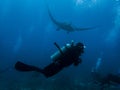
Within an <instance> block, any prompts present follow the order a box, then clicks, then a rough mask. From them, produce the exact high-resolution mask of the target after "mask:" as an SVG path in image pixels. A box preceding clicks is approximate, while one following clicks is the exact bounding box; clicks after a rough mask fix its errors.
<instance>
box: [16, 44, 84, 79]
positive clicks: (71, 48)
mask: <svg viewBox="0 0 120 90" xmlns="http://www.w3.org/2000/svg"><path fill="white" fill-rule="evenodd" d="M54 44H55V46H56V47H57V48H58V50H59V51H57V52H56V53H54V54H53V55H52V56H51V59H52V60H53V62H52V63H50V64H49V65H47V66H46V67H44V68H43V69H40V68H38V67H35V66H32V65H27V64H24V63H22V62H20V61H18V62H17V63H16V64H15V69H16V70H18V71H23V72H26V71H37V72H40V73H42V74H43V75H44V76H46V77H51V76H53V75H55V74H57V73H58V72H60V71H61V70H62V69H63V68H65V67H67V66H70V65H72V64H74V65H75V66H77V65H78V64H79V63H81V62H82V60H81V59H80V58H79V56H81V54H82V53H83V52H84V45H83V44H82V43H80V42H79V43H77V44H76V45H74V43H73V42H72V43H71V44H66V45H65V46H63V47H62V48H60V47H59V45H58V44H57V43H54Z"/></svg>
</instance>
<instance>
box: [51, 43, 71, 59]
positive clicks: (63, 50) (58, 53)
mask: <svg viewBox="0 0 120 90" xmlns="http://www.w3.org/2000/svg"><path fill="white" fill-rule="evenodd" d="M54 45H55V46H56V47H57V48H58V51H56V52H55V53H54V54H52V55H51V56H50V58H51V59H52V60H53V61H55V60H57V59H59V58H60V57H61V56H62V55H64V54H65V53H66V52H67V50H68V49H70V48H71V47H72V46H73V42H72V43H71V44H66V45H65V46H63V47H61V48H60V47H59V45H58V44H57V43H56V42H55V43H54Z"/></svg>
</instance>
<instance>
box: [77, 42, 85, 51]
mask: <svg viewBox="0 0 120 90" xmlns="http://www.w3.org/2000/svg"><path fill="white" fill-rule="evenodd" d="M76 48H77V50H78V51H79V53H83V52H84V48H85V46H84V45H83V43H80V42H78V43H77V44H76Z"/></svg>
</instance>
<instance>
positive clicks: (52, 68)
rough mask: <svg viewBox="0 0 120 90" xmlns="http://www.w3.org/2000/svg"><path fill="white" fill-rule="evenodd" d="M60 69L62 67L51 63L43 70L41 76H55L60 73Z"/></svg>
mask: <svg viewBox="0 0 120 90" xmlns="http://www.w3.org/2000/svg"><path fill="white" fill-rule="evenodd" d="M62 69H63V67H62V65H60V64H56V63H51V64H49V65H48V66H46V67H45V68H44V69H43V74H44V75H45V76H46V77H51V76H53V75H55V74H57V73H58V72H60V71H61V70H62Z"/></svg>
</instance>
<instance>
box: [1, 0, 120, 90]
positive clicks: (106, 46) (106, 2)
mask: <svg viewBox="0 0 120 90" xmlns="http://www.w3.org/2000/svg"><path fill="white" fill-rule="evenodd" d="M47 7H48V8H49V10H50V12H51V14H52V16H53V17H54V19H55V20H57V21H59V22H63V23H64V22H66V23H70V24H72V25H73V26H75V27H81V28H84V27H85V28H88V27H95V28H93V29H90V30H83V31H73V32H69V33H68V32H67V31H65V30H63V29H60V30H57V28H58V27H57V26H56V24H54V23H53V21H52V20H51V18H50V16H49V13H48V10H47ZM72 40H74V42H75V43H77V42H82V43H83V44H84V45H85V46H86V48H85V50H84V53H83V54H82V56H81V58H82V63H81V64H80V65H79V66H77V67H74V66H70V67H67V68H65V69H63V70H62V71H61V72H59V73H58V74H56V75H54V76H53V77H50V78H45V77H44V76H43V75H42V74H40V73H35V72H27V73H25V72H18V71H16V70H15V69H14V64H15V63H16V62H17V61H22V62H24V63H27V64H31V65H34V66H38V67H40V68H43V67H44V66H46V65H48V64H49V63H51V62H52V60H51V58H50V56H51V55H52V54H54V53H55V52H56V51H57V50H58V49H57V48H56V47H55V45H54V42H56V43H58V44H59V46H60V47H62V46H64V45H65V44H66V43H70V42H71V41H72ZM98 59H100V60H99V62H98ZM96 65H97V66H96ZM95 66H96V68H99V69H100V72H101V73H103V74H108V73H119V74H120V0H0V90H99V87H98V86H96V85H89V84H88V83H89V82H92V81H91V80H92V79H91V78H92V77H91V70H92V68H93V67H95ZM115 88H116V89H115ZM119 89H120V88H119V87H112V88H110V89H109V90H119ZM106 90H108V89H106Z"/></svg>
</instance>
